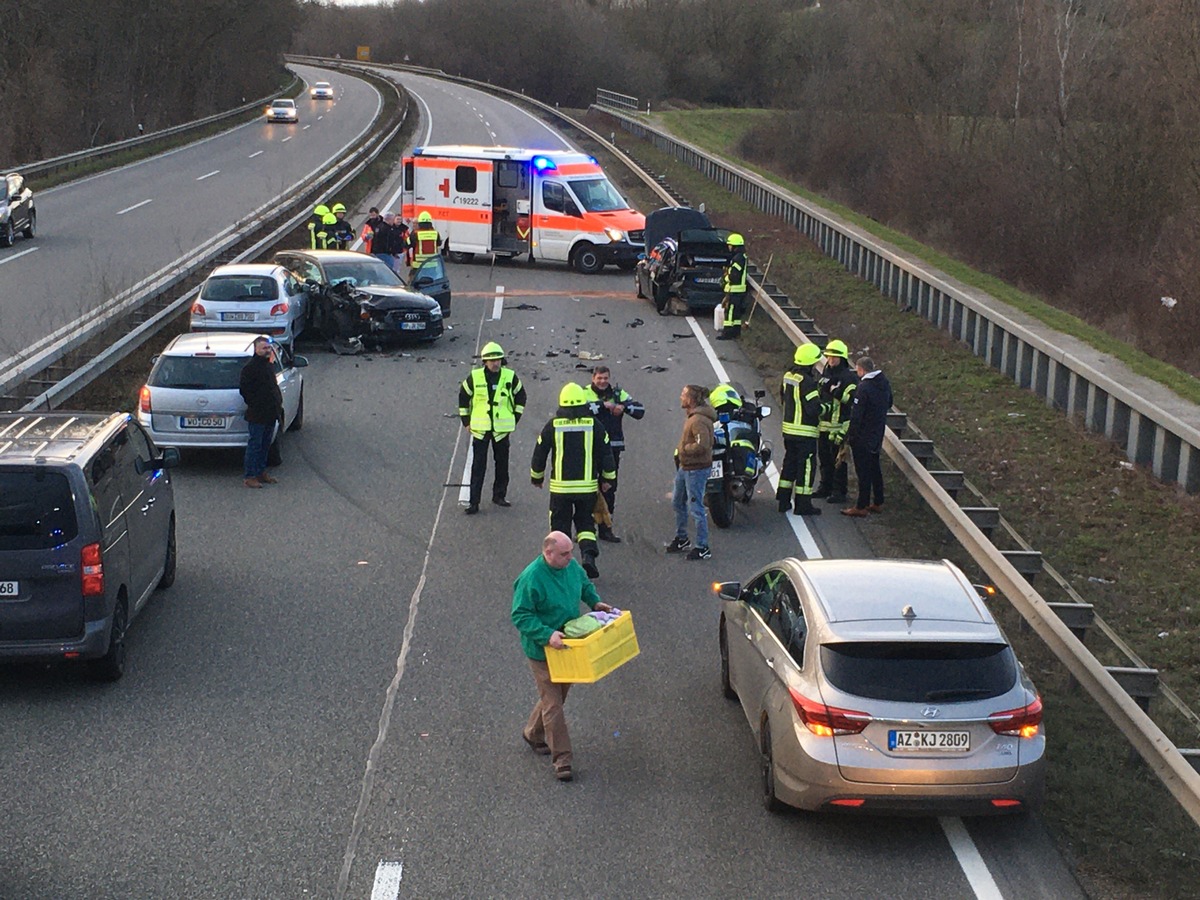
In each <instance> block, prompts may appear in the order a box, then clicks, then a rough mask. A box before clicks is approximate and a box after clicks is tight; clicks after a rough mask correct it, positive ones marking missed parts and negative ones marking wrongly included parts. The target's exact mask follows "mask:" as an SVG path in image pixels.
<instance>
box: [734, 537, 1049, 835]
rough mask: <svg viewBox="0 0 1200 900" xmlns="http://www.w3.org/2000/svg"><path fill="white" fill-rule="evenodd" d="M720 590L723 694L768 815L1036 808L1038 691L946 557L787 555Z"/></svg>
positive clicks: (1041, 775)
mask: <svg viewBox="0 0 1200 900" xmlns="http://www.w3.org/2000/svg"><path fill="white" fill-rule="evenodd" d="M717 591H718V594H719V596H720V597H721V600H722V603H721V618H720V654H721V681H722V687H723V689H724V692H725V695H726V696H727V697H729V698H731V699H732V698H735V697H736V698H738V699H740V701H741V704H742V709H743V710H744V712H745V714H746V718H747V720H748V721H749V723H750V728H751V730H752V731H753V733H754V736H755V740H756V743H757V744H758V747H759V751H760V754H761V757H760V758H761V766H762V782H761V786H762V800H763V804H764V805H765V806H766V807H767V809H769V810H772V811H778V810H780V809H782V808H783V807H784V806H785V805H786V806H795V807H799V808H801V809H807V810H844V811H857V812H864V813H879V814H888V813H892V814H905V813H909V814H956V815H982V814H990V813H1005V812H1018V811H1021V810H1023V809H1026V808H1027V807H1031V806H1036V805H1037V804H1039V803H1040V802H1041V799H1042V795H1043V792H1044V781H1045V749H1046V738H1045V733H1044V730H1043V727H1042V701H1041V698H1040V697H1039V696H1038V693H1037V691H1036V690H1035V689H1034V686H1033V684H1032V683H1031V682H1030V680H1029V678H1028V677H1027V676H1026V674H1025V672H1024V669H1023V668H1022V666H1021V664H1020V663H1019V662H1018V661H1017V658H1016V656H1015V654H1014V653H1013V650H1012V648H1011V647H1010V646H1009V644H1008V641H1007V640H1006V639H1005V636H1004V634H1003V632H1002V631H1001V630H1000V628H999V626H997V624H996V622H995V620H994V619H993V618H992V615H991V613H990V612H989V611H988V609H987V607H986V606H985V605H984V603H983V601H982V600H981V599H980V597H979V595H978V593H977V592H976V590H975V588H974V587H973V586H972V585H971V583H970V582H969V581H968V580H967V578H966V576H965V575H963V573H962V572H961V571H960V570H959V569H958V568H957V567H955V566H954V565H953V564H952V563H950V562H948V561H945V560H943V561H941V562H925V561H899V560H861V559H855V560H810V561H804V560H798V559H784V560H780V561H778V562H775V563H772V564H771V565H769V566H767V567H766V568H765V569H763V570H762V571H760V572H758V573H757V574H756V575H755V576H754V577H753V578H751V579H750V580H749V581H748V582H747V583H746V584H744V585H743V584H741V583H740V582H725V583H722V584H720V585H718V586H717Z"/></svg>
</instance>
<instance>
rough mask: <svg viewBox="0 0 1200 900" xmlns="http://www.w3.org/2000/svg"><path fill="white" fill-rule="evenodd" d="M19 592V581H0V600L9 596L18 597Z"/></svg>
mask: <svg viewBox="0 0 1200 900" xmlns="http://www.w3.org/2000/svg"><path fill="white" fill-rule="evenodd" d="M20 594H21V582H19V581H0V600H4V599H6V598H10V597H18V596H20Z"/></svg>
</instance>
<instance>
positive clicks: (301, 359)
mask: <svg viewBox="0 0 1200 900" xmlns="http://www.w3.org/2000/svg"><path fill="white" fill-rule="evenodd" d="M307 365H308V357H307V356H293V357H292V367H293V368H296V369H303V368H304V367H305V366H307Z"/></svg>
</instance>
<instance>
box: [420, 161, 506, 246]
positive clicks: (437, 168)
mask: <svg viewBox="0 0 1200 900" xmlns="http://www.w3.org/2000/svg"><path fill="white" fill-rule="evenodd" d="M405 174H406V176H407V172H406V173H405ZM406 180H407V178H406ZM412 184H413V195H412V200H413V202H412V212H413V215H414V217H415V216H416V215H419V214H420V213H421V212H422V211H428V212H429V214H430V215H431V216H433V224H434V226H435V227H436V228H437V230H438V233H439V234H440V235H441V236H442V238H443V240H445V241H446V243H447V247H448V249H449V250H450V252H453V253H487V252H489V251H490V250H491V249H492V246H491V234H492V161H491V160H486V159H454V158H449V157H427V156H416V157H413V180H412ZM406 200H407V198H406ZM404 208H405V210H406V212H407V211H408V209H409V205H408V203H407V202H406V203H405V207H404Z"/></svg>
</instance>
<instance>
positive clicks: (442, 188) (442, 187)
mask: <svg viewBox="0 0 1200 900" xmlns="http://www.w3.org/2000/svg"><path fill="white" fill-rule="evenodd" d="M437 189H438V193H439V194H441V195H442V196H443V197H445V198H446V199H447V200H449V199H450V179H449V178H443V179H442V183H441V184H439V185H438V186H437Z"/></svg>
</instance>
